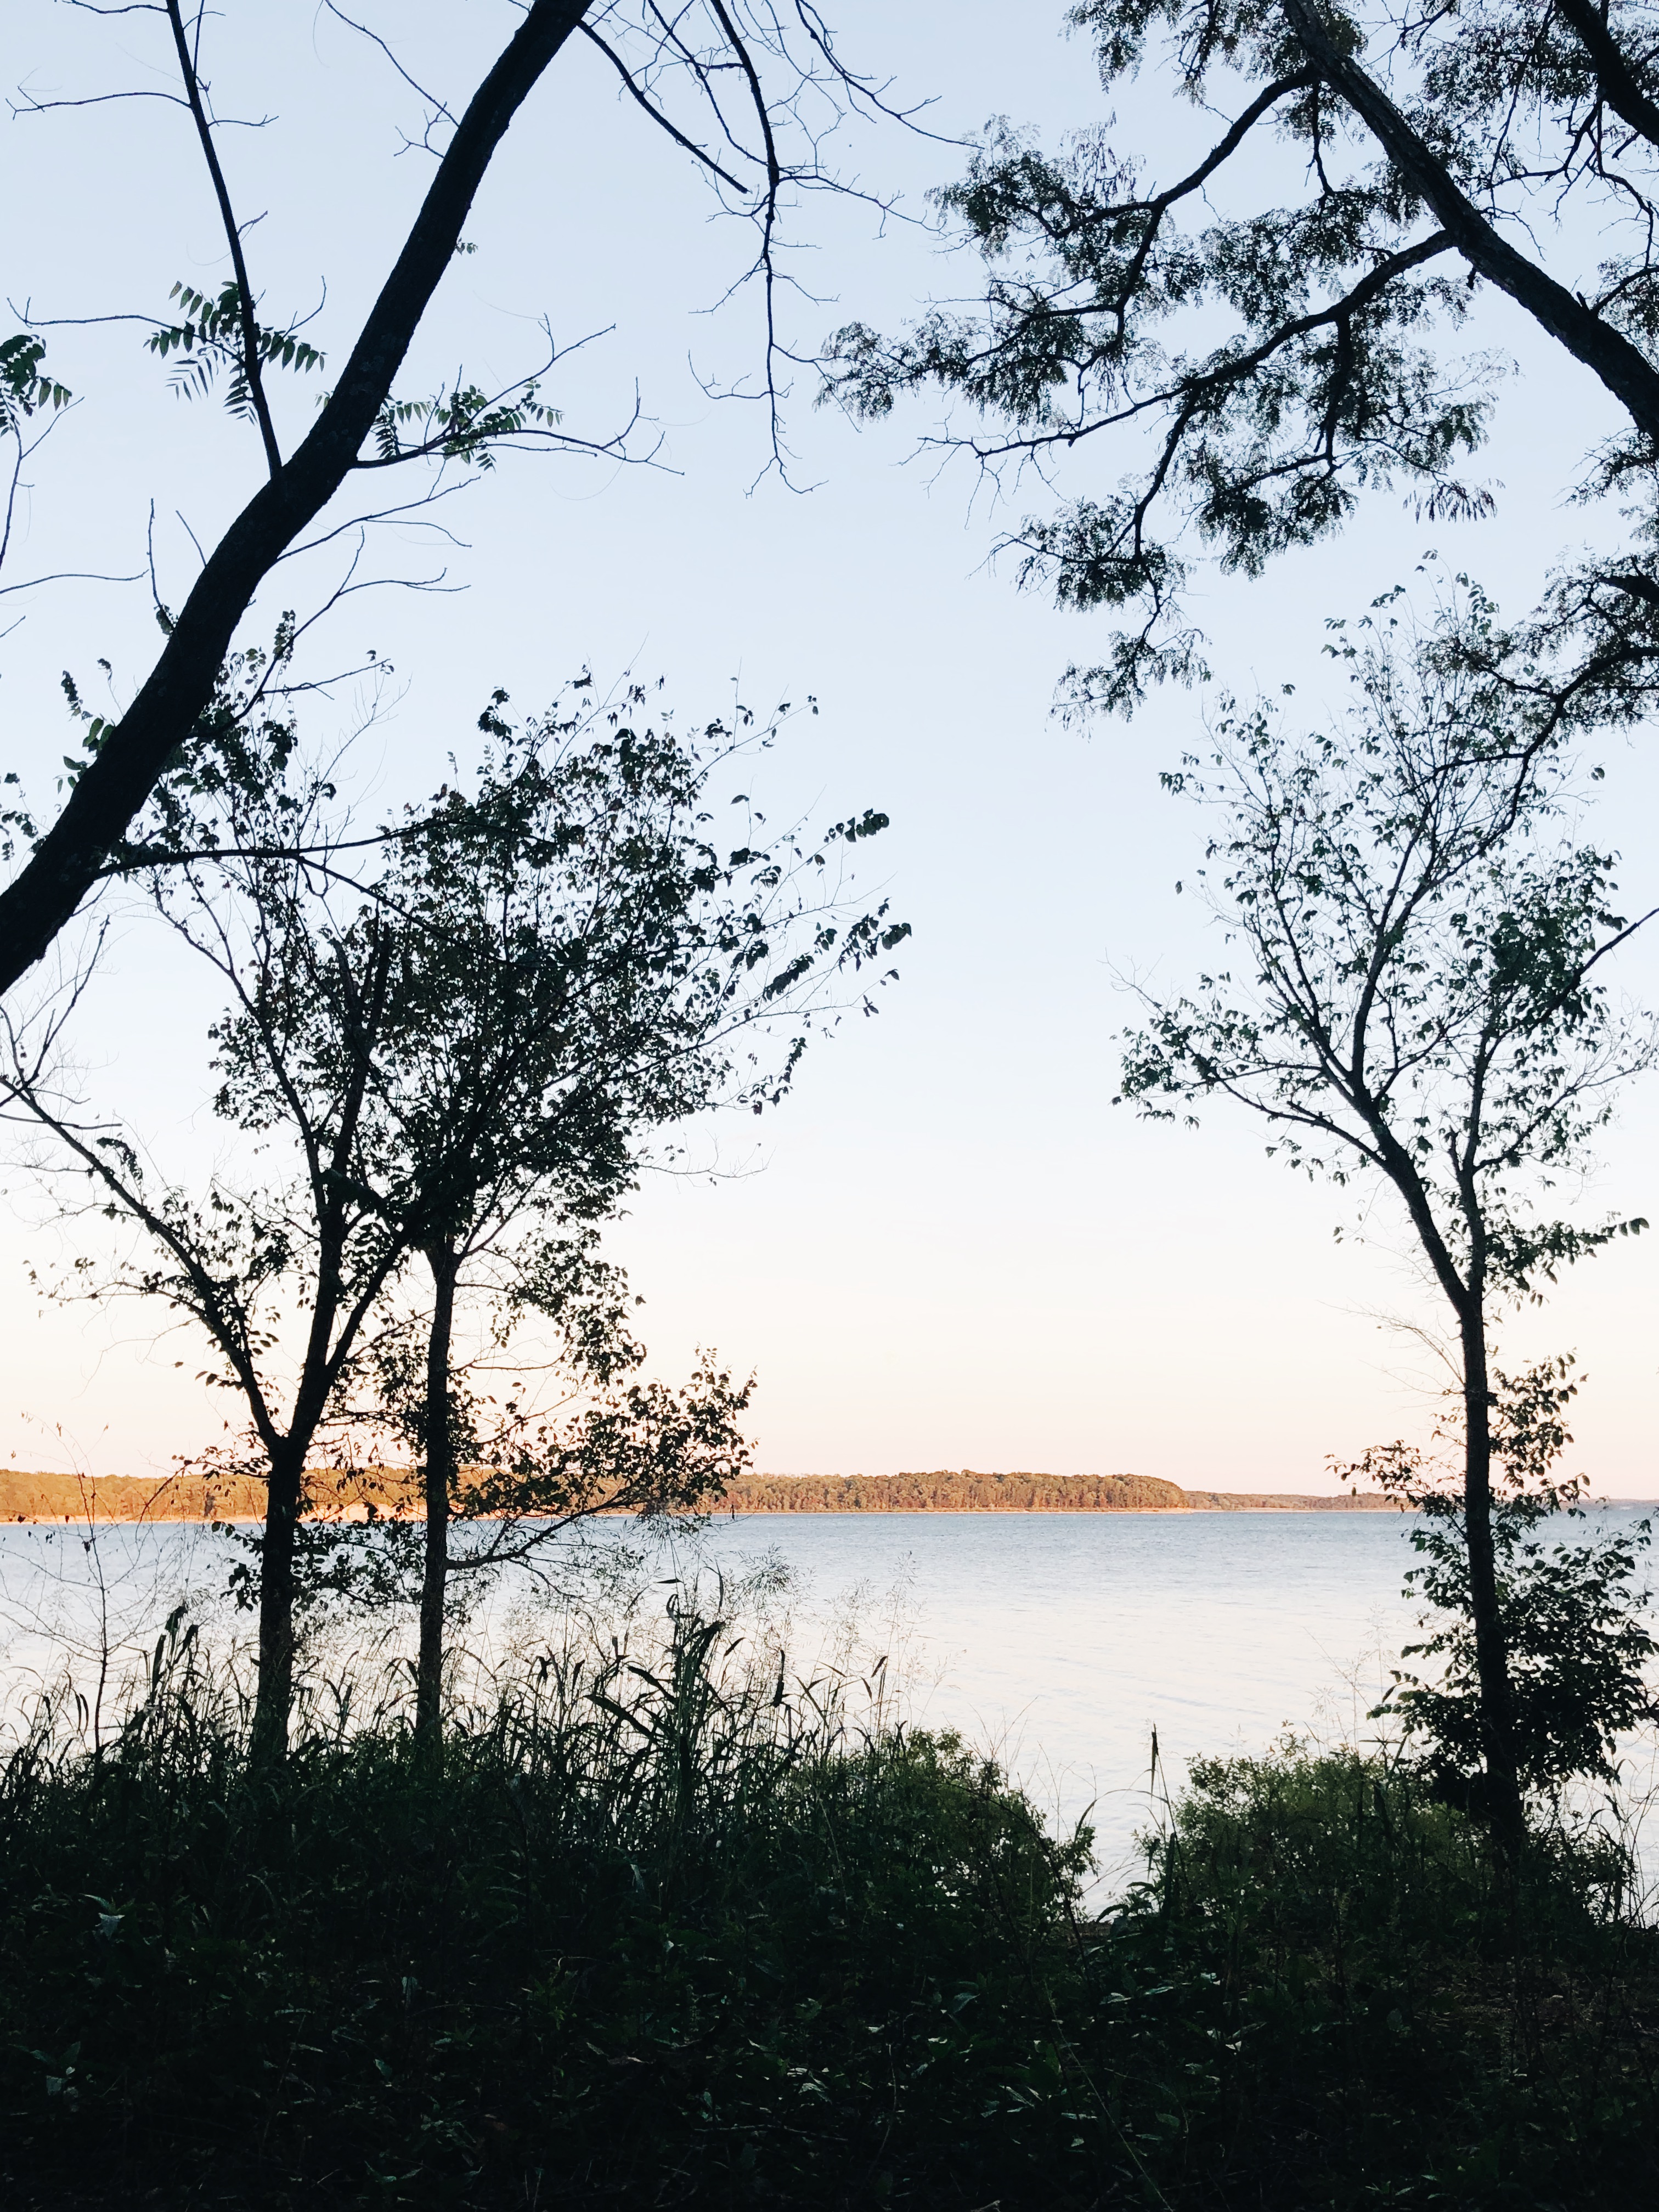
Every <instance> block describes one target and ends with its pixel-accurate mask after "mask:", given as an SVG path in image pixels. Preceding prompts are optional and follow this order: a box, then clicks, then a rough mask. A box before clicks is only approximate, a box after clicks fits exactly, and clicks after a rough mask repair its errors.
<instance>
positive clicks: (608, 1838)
mask: <svg viewBox="0 0 1659 2212" xmlns="http://www.w3.org/2000/svg"><path fill="white" fill-rule="evenodd" d="M1085 1858H1086V1845H1085V1839H1083V1838H1077V1839H1073V1841H1071V1842H1069V1843H1066V1844H1060V1843H1056V1842H1055V1841H1054V1839H1053V1838H1051V1837H1050V1836H1049V1835H1048V1833H1047V1832H1045V1829H1044V1827H1043V1825H1042V1821H1041V1820H1039V1818H1038V1817H1037V1815H1036V1814H1035V1812H1034V1811H1033V1809H1032V1808H1030V1805H1029V1804H1028V1803H1027V1802H1025V1800H1024V1798H1023V1797H1022V1796H1020V1794H1019V1793H1018V1791H1017V1790H1012V1789H1011V1788H1010V1787H1009V1786H1008V1784H1006V1781H1005V1779H1004V1778H1003V1777H1002V1776H1001V1775H1000V1773H999V1772H998V1771H997V1770H996V1768H995V1767H994V1766H993V1765H989V1764H988V1763H987V1762H986V1761H984V1760H982V1759H979V1758H977V1757H975V1755H974V1754H972V1753H970V1752H969V1750H968V1749H967V1748H966V1747H964V1746H963V1745H962V1744H961V1743H960V1742H958V1741H956V1740H955V1739H953V1738H951V1737H950V1736H948V1735H945V1736H934V1735H923V1734H918V1733H913V1732H910V1731H908V1730H905V1729H899V1728H872V1729H870V1730H868V1731H867V1732H863V1733H860V1731H858V1730H856V1729H854V1728H853V1727H852V1726H851V1724H850V1722H849V1719H848V1712H847V1711H846V1709H845V1707H844V1706H843V1705H842V1704H841V1702H840V1701H839V1699H838V1698H837V1696H836V1693H835V1692H834V1690H833V1688H832V1687H830V1686H818V1687H817V1688H813V1689H810V1690H805V1691H803V1690H800V1689H799V1688H797V1689H795V1690H793V1691H787V1690H786V1689H785V1687H784V1686H783V1683H782V1678H781V1676H779V1677H777V1678H775V1679H774V1678H773V1677H772V1675H771V1674H770V1670H768V1671H767V1672H765V1673H758V1672H757V1671H756V1669H755V1668H753V1667H752V1666H750V1665H748V1664H746V1663H745V1660H744V1655H743V1653H742V1652H741V1651H738V1650H734V1648H733V1644H732V1638H730V1637H729V1636H728V1635H727V1633H726V1631H725V1630H724V1629H723V1628H722V1626H720V1623H719V1622H718V1621H716V1620H710V1619H707V1618H704V1617H702V1616H701V1615H699V1614H697V1613H696V1612H695V1611H692V1610H690V1609H688V1610H687V1611H686V1612H684V1613H682V1614H681V1615H680V1616H679V1618H678V1619H677V1620H675V1622H674V1623H673V1625H672V1630H671V1635H670V1636H669V1638H668V1639H667V1641H666V1644H665V1647H664V1648H663V1650H662V1651H661V1653H660V1655H659V1658H657V1659H644V1660H642V1659H640V1658H638V1657H636V1656H630V1655H629V1654H628V1653H627V1652H626V1651H622V1650H612V1651H611V1652H610V1653H609V1654H608V1655H598V1656H590V1657H588V1658H586V1659H582V1658H579V1657H574V1656H571V1657H566V1656H549V1657H548V1658H546V1659H545V1660H544V1662H543V1663H542V1665H541V1666H540V1668H538V1669H537V1670H535V1671H534V1672H532V1674H531V1675H530V1676H529V1677H528V1678H527V1679H526V1680H524V1681H523V1682H522V1683H521V1684H520V1686H518V1687H517V1688H516V1690H514V1691H513V1692H512V1693H511V1694H501V1695H498V1696H497V1697H496V1698H495V1700H494V1701H493V1702H492V1703H491V1704H490V1705H488V1706H487V1707H481V1708H480V1709H478V1710H477V1711H472V1712H471V1713H467V1714H461V1715H459V1716H457V1724H456V1727H455V1729H454V1730H453V1734H452V1735H451V1738H450V1741H449V1746H448V1750H447V1756H446V1760H445V1764H444V1766H443V1769H442V1771H441V1773H437V1774H435V1773H433V1772H432V1771H429V1769H428V1768H427V1767H425V1766H423V1765H422V1764H421V1762H420V1761H419V1760H418V1759H416V1755H415V1753H414V1752H413V1749H412V1747H411V1745H410V1741H409V1737H408V1735H407V1733H406V1731H405V1730H404V1728H403V1727H402V1726H401V1724H400V1723H398V1722H397V1721H396V1720H395V1719H394V1718H392V1717H378V1718H373V1719H371V1720H369V1721H368V1722H366V1723H364V1724H363V1725H362V1726H361V1727H359V1728H357V1729H355V1730H348V1729H345V1728H343V1727H338V1726H337V1727H336V1728H334V1729H325V1728H324V1727H323V1726H322V1725H321V1723H320V1722H319V1721H317V1720H313V1723H312V1724H311V1725H310V1726H309V1728H308V1729H307V1730H306V1731H305V1732H304V1733H303V1734H302V1735H301V1740H300V1741H298V1742H297V1743H296V1746H295V1753H294V1756H293V1757H292V1759H290V1761H289V1764H288V1765H287V1766H286V1767H285V1768H284V1769H283V1771H281V1772H280V1773H279V1774H276V1775H273V1776H263V1777H262V1776H260V1775H258V1774H257V1773H256V1772H254V1771H251V1770H250V1768H249V1766H248V1764H247V1761H246V1753H245V1737H244V1732H243V1723H242V1719H241V1716H240V1708H239V1707H238V1705H236V1703H235V1702H234V1699H230V1698H228V1696H224V1695H222V1694H221V1693H220V1692H219V1691H218V1690H217V1688H216V1685H215V1683H214V1682H213V1680H211V1679H210V1676H209V1675H208V1674H207V1673H206V1671H205V1670H204V1669H203V1668H200V1667H199V1666H198V1665H197V1663H196V1662H195V1659H194V1656H193V1654H192V1653H191V1650H189V1649H188V1647H185V1646H183V1645H180V1646H178V1647H176V1648H175V1650H174V1651H173V1655H172V1656H171V1659H170V1660H169V1657H168V1655H167V1654H166V1653H165V1652H164V1654H163V1658H162V1663H161V1664H160V1665H159V1666H158V1668H157V1669H156V1671H155V1680H154V1681H153V1682H152V1683H151V1684H150V1686H149V1689H148V1692H147V1694H146V1696H145V1698H144V1699H143V1702H142V1703H141V1705H139V1706H138V1708H137V1710H136V1711H135V1712H134V1713H133V1714H132V1716H131V1718H130V1719H129V1721H128V1723H127V1724H126V1726H125V1729H124V1731H123V1732H122V1734H121V1735H120V1736H119V1738H118V1740H117V1741H115V1742H114V1743H113V1744H112V1746H110V1747H107V1748H106V1750H105V1751H104V1752H103V1753H101V1754H100V1755H98V1756H94V1755H93V1754H91V1753H88V1752H87V1751H85V1750H84V1749H82V1748H79V1747H76V1745H75V1744H73V1743H72V1742H68V1741H56V1740H54V1739H53V1738H52V1735H51V1734H50V1733H49V1732H48V1731H46V1730H43V1731H41V1732H38V1733H37V1735H35V1736H34V1737H33V1739H32V1740H31V1741H30V1742H29V1743H27V1744H26V1745H24V1746H23V1747H21V1748H20V1749H19V1751H18V1752H17V1753H16V1754H15V1756H14V1757H13V1759H11V1761H10V1764H9V1769H8V1771H7V1772H6V1775H5V1778H4V1785H3V1790H0V1946H3V1954H4V1956H5V1957H6V1959H7V1960H8V1961H9V1966H8V1970H7V1972H6V1975H5V1978H4V1982H3V1994H0V2126H3V2134H0V2188H3V2197H4V2202H5V2203H6V2204H7V2206H8V2207H9V2208H14V2207H15V2208H16V2212H26V2208H32V2207H40V2208H46V2207H52V2208H54V2212H56V2208H60V2207H65V2208H73V2207H94V2206H98V2207H104V2206H108V2207H114V2206H122V2207H125V2206H129V2205H133V2204H153V2205H156V2206H159V2207H161V2208H172V2207H183V2206H186V2205H189V2206H197V2205H201V2206H207V2205H219V2204H223V2205H239V2206H258V2207H261V2208H264V2207H272V2208H276V2207H288V2206H294V2207H298V2206H301V2205H305V2206H307V2207H319V2206H321V2207H329V2206H333V2205H346V2204H351V2205H358V2204H378V2203H385V2204H387V2205H392V2204H398V2203H404V2204H413V2205H419V2206H433V2207H438V2206H443V2207H448V2206H456V2207H472V2206H478V2207H484V2206H490V2207H493V2206H498V2205H499V2206H507V2205H512V2206H527V2205H533V2206H553V2205H560V2206H566V2205H569V2206H580V2205H586V2204H595V2205H599V2204H611V2205H627V2206H632V2205H640V2206H671V2205H677V2204H699V2205H701V2204H718V2205H721V2206H749V2205H756V2206H763V2205H777V2206H782V2205H789V2206H809V2207H811V2206H823V2207H831V2206H834V2207H842V2206H847V2207H851V2206H869V2207H872V2208H884V2207H890V2206H900V2205H903V2206H912V2207H918V2208H933V2207H939V2208H945V2207H949V2208H953V2212H955V2209H956V2208H961V2212H969V2208H976V2207H985V2206H989V2205H992V2204H997V2205H1001V2206H1004V2207H1016V2206H1018V2207H1024V2206H1031V2207H1041V2208H1042V2212H1066V2208H1071V2207H1077V2208H1085V2207H1093V2206H1097V2205H1117V2204H1123V2205H1152V2206H1158V2205H1163V2206H1166V2207H1169V2208H1171V2212H1173V2208H1176V2207H1180V2208H1182V2212H1184V2208H1187V2207H1188V2206H1190V2207H1193V2208H1194V2212H1196V2208H1200V2207H1206V2208H1207V2207H1222V2208H1232V2207H1238V2208H1240V2209H1241V2212H1243V2208H1245V2207H1250V2208H1263V2207H1279V2206H1284V2207H1302V2206H1308V2207H1313V2206H1320V2207H1326V2206H1329V2207H1341V2208H1347V2207H1353V2208H1356V2212H1358V2208H1360V2207H1365V2208H1372V2207H1376V2206H1383V2205H1389V2206H1394V2205H1401V2206H1404V2205H1413V2206H1414V2205H1425V2206H1428V2205H1447V2206H1452V2205H1455V2206H1457V2207H1459V2208H1462V2207H1468V2206H1474V2207H1486V2206H1492V2207H1499V2206H1503V2207H1510V2206H1517V2207H1518V2206H1537V2207H1540V2208H1544V2207H1569V2206H1570V2207H1573V2208H1577V2207H1581V2206H1582V2207H1587V2208H1589V2207H1598V2206H1601V2205H1604V2204H1605V2205H1607V2206H1609V2207H1611V2206H1615V2205H1616V2206H1620V2207H1621V2208H1622V2207H1624V2206H1627V2205H1629V2204H1631V2203H1639V2202H1642V2201H1650V2200H1651V2199H1652V2197H1653V2194H1654V2191H1655V2185H1656V2181H1659V2165H1656V2132H1659V2090H1656V2082H1655V2072H1654V2059H1655V2055H1656V2053H1659V2040H1656V2037H1655V2033H1654V2031H1655V2030H1656V2029H1659V1958H1656V1950H1655V1939H1654V1936H1653V1935H1652V1933H1651V1932H1650V1930H1648V1929H1645V1928H1644V1927H1643V1926H1641V1925H1640V1924H1638V1920H1637V1918H1636V1917H1635V1916H1634V1915H1633V1913H1632V1911H1631V1909H1630V1903H1629V1899H1628V1894H1627V1891H1626V1887H1625V1886H1624V1878H1625V1873H1626V1869H1625V1866H1624V1863H1623V1861H1622V1860H1621V1858H1620V1855H1619V1854H1618V1853H1617V1852H1616V1851H1614V1850H1610V1849H1608V1848H1606V1847H1596V1846H1594V1845H1592V1844H1586V1843H1583V1842H1580V1843H1577V1844H1574V1843H1570V1842H1569V1841H1567V1840H1566V1839H1565V1838H1559V1837H1558V1838H1555V1839H1554V1840H1553V1841H1543V1842H1541V1843H1540V1844H1539V1847H1538V1850H1537V1852H1536V1854H1535V1857H1534V1862H1533V1863H1532V1864H1531V1865H1530V1866H1529V1868H1528V1870H1527V1872H1526V1874H1525V1876H1524V1878H1523V1893H1522V1896H1521V1898H1520V1899H1519V1900H1518V1901H1517V1899H1515V1898H1513V1897H1511V1896H1510V1895H1509V1894H1508V1893H1505V1892H1504V1889H1503V1887H1502V1886H1501V1885H1499V1884H1498V1883H1496V1882H1495V1881H1494V1879H1493V1877H1492V1873H1491V1871H1490V1868H1489V1865H1488V1863H1487V1860H1486V1857H1485V1855H1484V1853H1483V1851H1482V1850H1481V1849H1480V1839H1479V1838H1478V1837H1477V1836H1476V1835H1475V1834H1474V1833H1473V1832H1471V1830H1470V1829H1469V1828H1468V1826H1467V1824H1466V1823H1464V1822H1463V1821H1462V1819H1461V1817H1460V1816H1459V1815H1457V1814H1455V1813H1453V1812H1451V1811H1449V1810H1448V1809H1447V1808H1444V1807H1443V1806H1440V1805H1437V1804H1436V1803H1434V1802H1432V1801H1431V1799H1430V1798H1429V1797H1428V1796H1427V1795H1426V1794H1425V1792H1424V1791H1423V1790H1422V1789H1421V1788H1420V1786H1419V1784H1417V1783H1415V1782H1414V1781H1413V1778H1411V1777H1410V1776H1409V1775H1408V1774H1406V1773H1403V1772H1401V1771H1389V1770H1388V1769H1386V1768H1385V1767H1384V1766H1383V1765H1380V1764H1378V1763H1376V1762H1375V1761H1367V1760H1365V1759H1359V1758H1357V1757H1351V1756H1346V1755H1344V1756H1338V1757H1328V1758H1315V1757H1312V1756H1309V1755H1306V1754H1304V1753H1298V1752H1297V1751H1295V1750H1293V1749H1291V1750H1287V1751H1285V1753H1281V1754H1280V1755H1279V1756H1276V1757H1275V1758H1273V1759H1265V1760H1259V1761H1242V1760H1241V1761H1232V1762H1227V1763H1221V1764H1214V1765H1209V1766H1206V1767H1203V1768H1200V1769H1199V1770H1197V1771H1196V1772H1195V1775H1194V1782H1193V1785H1192V1787H1191V1788H1190V1789H1189V1790H1188V1792H1187V1793H1186V1794H1185V1795H1184V1796H1182V1798H1181V1799H1180V1800H1179V1801H1178V1802H1177V1803H1176V1805H1175V1807H1174V1808H1172V1811H1171V1814H1170V1820H1169V1821H1168V1822H1167V1823H1166V1825H1165V1827H1164V1832H1163V1833H1162V1835H1161V1837H1160V1838H1158V1840H1157V1841H1156V1842H1155V1844H1154V1845H1153V1847H1152V1855H1151V1857H1150V1860H1149V1863H1148V1869H1147V1879H1146V1882H1145V1883H1144V1884H1143V1885H1141V1886H1140V1887H1138V1888H1137V1889H1136V1890H1135V1891H1134V1892H1133V1893H1132V1894H1131V1895H1130V1896H1129V1897H1128V1898H1127V1899H1126V1900H1124V1901H1123V1902H1122V1903H1121V1905H1119V1906H1117V1907H1116V1908H1115V1909H1114V1910H1112V1911H1109V1912H1108V1913H1106V1914H1105V1915H1103V1916H1099V1915H1092V1914H1087V1913H1085V1911H1084V1910H1083V1907H1082V1904H1081V1887H1080V1885H1081V1881H1082V1878H1083V1876H1084V1875H1085Z"/></svg>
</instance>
